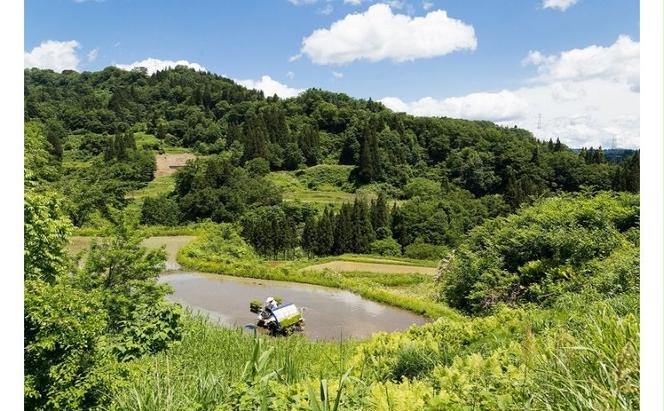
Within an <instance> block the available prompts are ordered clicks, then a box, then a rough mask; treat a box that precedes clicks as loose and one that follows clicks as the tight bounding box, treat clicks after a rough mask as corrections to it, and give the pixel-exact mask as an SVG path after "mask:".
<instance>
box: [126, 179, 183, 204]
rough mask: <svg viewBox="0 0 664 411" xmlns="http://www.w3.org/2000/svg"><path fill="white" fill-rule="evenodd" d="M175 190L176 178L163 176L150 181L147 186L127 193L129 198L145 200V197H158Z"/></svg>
mask: <svg viewBox="0 0 664 411" xmlns="http://www.w3.org/2000/svg"><path fill="white" fill-rule="evenodd" d="M174 188H175V177H174V176H172V175H171V176H161V177H157V178H155V179H154V180H152V181H150V182H149V183H148V185H147V186H145V187H143V188H141V189H139V190H135V191H131V192H129V193H127V198H131V199H134V200H143V199H144V198H145V197H158V196H160V195H162V194H168V193H171V192H172V191H173V189H174Z"/></svg>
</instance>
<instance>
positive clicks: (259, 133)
mask: <svg viewBox="0 0 664 411" xmlns="http://www.w3.org/2000/svg"><path fill="white" fill-rule="evenodd" d="M242 131H243V134H244V159H245V160H251V159H252V158H256V157H263V158H269V155H268V132H267V128H266V126H265V122H264V121H263V118H262V117H261V116H259V115H257V114H255V113H251V114H249V116H248V118H247V121H246V122H245V123H244V127H243V130H242Z"/></svg>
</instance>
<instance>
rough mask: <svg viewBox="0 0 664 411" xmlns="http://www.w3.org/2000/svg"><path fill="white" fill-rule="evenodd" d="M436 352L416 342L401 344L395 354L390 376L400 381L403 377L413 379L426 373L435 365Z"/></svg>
mask: <svg viewBox="0 0 664 411" xmlns="http://www.w3.org/2000/svg"><path fill="white" fill-rule="evenodd" d="M436 354H437V353H436V352H435V351H434V350H432V349H431V348H428V347H425V346H420V345H416V344H406V345H404V346H402V347H401V348H399V350H398V351H397V354H396V362H395V364H394V366H393V367H392V373H391V374H392V378H393V379H394V380H395V381H401V380H402V379H403V378H404V377H405V378H409V379H413V378H416V377H418V376H420V375H422V374H426V373H428V372H429V371H430V370H431V369H432V368H433V367H434V366H435V365H436Z"/></svg>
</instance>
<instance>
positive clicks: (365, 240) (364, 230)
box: [352, 198, 375, 254]
mask: <svg viewBox="0 0 664 411" xmlns="http://www.w3.org/2000/svg"><path fill="white" fill-rule="evenodd" d="M352 213H353V215H352V233H353V234H352V251H353V252H354V253H359V254H364V253H366V252H368V251H369V244H370V243H371V242H372V241H373V240H374V239H375V235H374V231H373V228H372V227H371V219H370V218H369V208H368V207H367V203H366V201H364V200H360V199H357V198H356V199H355V202H354V203H353V211H352Z"/></svg>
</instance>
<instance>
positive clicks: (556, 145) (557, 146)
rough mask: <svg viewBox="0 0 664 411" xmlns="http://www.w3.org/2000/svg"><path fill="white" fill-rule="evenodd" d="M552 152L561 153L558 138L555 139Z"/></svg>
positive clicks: (561, 146)
mask: <svg viewBox="0 0 664 411" xmlns="http://www.w3.org/2000/svg"><path fill="white" fill-rule="evenodd" d="M553 151H563V144H562V143H561V142H560V139H559V138H556V144H555V145H554V146H553Z"/></svg>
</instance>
